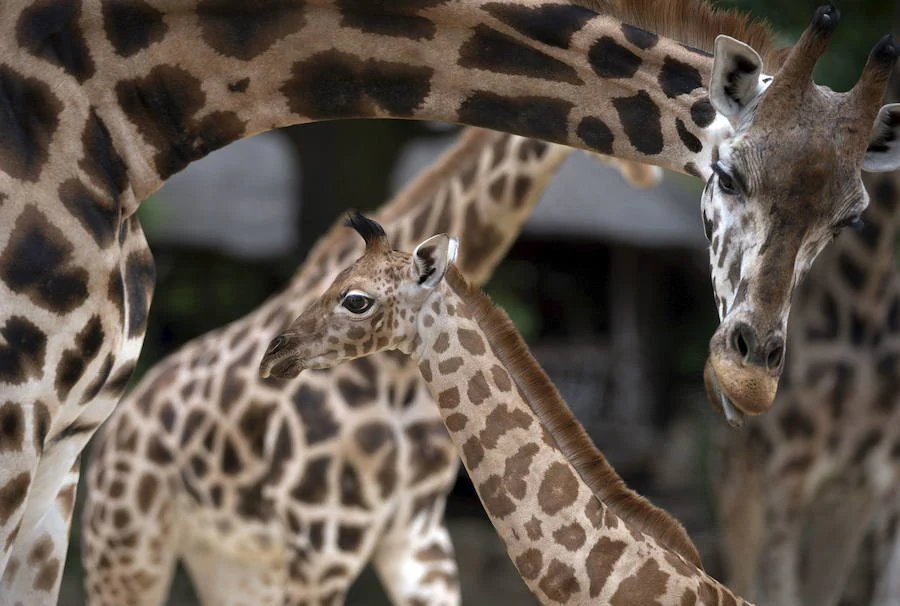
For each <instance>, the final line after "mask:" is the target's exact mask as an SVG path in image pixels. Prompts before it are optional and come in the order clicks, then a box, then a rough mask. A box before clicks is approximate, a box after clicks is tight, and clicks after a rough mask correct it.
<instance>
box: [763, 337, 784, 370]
mask: <svg viewBox="0 0 900 606" xmlns="http://www.w3.org/2000/svg"><path fill="white" fill-rule="evenodd" d="M783 362H784V339H782V338H781V337H775V338H774V339H772V340H771V341H770V342H769V345H768V347H767V348H766V368H767V369H768V370H778V369H780V368H781V364H782V363H783Z"/></svg>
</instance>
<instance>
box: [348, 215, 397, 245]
mask: <svg viewBox="0 0 900 606" xmlns="http://www.w3.org/2000/svg"><path fill="white" fill-rule="evenodd" d="M344 225H346V226H347V227H352V228H353V229H355V230H356V233H358V234H359V235H360V236H362V239H363V240H365V241H366V246H371V245H372V244H376V243H378V242H383V241H384V240H385V239H386V238H387V234H386V233H384V228H383V227H382V226H381V225H380V224H379V223H378V222H376V221H373V220H372V219H370V218H368V217H367V216H365V215H364V214H362V213H361V212H359V211H358V210H354V211H351V212H348V213H347V220H346V221H345V222H344Z"/></svg>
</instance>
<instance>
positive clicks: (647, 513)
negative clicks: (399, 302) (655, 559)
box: [444, 265, 703, 570]
mask: <svg viewBox="0 0 900 606" xmlns="http://www.w3.org/2000/svg"><path fill="white" fill-rule="evenodd" d="M444 279H445V280H446V281H447V283H448V285H449V286H450V288H452V289H453V291H454V292H455V293H456V294H457V295H458V296H459V297H460V298H461V299H462V301H463V302H464V303H465V304H466V306H467V309H468V312H469V313H470V314H471V316H472V318H473V319H474V321H475V322H476V323H477V324H478V326H479V327H480V328H481V329H482V330H483V331H484V333H485V335H486V337H487V342H488V343H489V344H490V346H491V348H492V350H493V351H494V354H495V355H496V356H497V358H498V359H499V360H501V361H502V362H503V364H504V365H505V366H506V370H507V372H508V373H509V375H510V376H511V377H512V378H513V380H514V381H515V384H516V386H517V387H518V388H519V392H520V393H521V395H522V398H523V400H524V401H525V403H526V404H527V405H528V406H529V407H530V408H531V409H532V410H533V411H534V413H535V414H536V415H537V417H538V419H539V420H540V423H541V426H542V427H543V428H544V429H545V430H546V431H547V433H549V434H550V436H551V437H552V438H553V440H554V442H555V443H556V445H557V447H558V448H559V450H560V452H562V453H563V456H565V458H566V459H567V460H568V461H569V463H570V464H571V465H572V467H574V468H575V471H576V472H577V473H578V474H579V475H580V476H581V478H582V480H584V482H585V483H586V484H587V486H588V487H589V488H590V490H591V492H592V493H593V494H594V496H595V497H596V498H597V499H599V500H600V501H601V502H602V503H603V504H604V505H606V506H607V507H609V509H610V510H611V511H612V512H613V513H614V514H615V515H616V516H618V517H619V518H621V519H622V520H623V521H625V522H627V523H628V524H630V525H631V526H633V527H634V528H636V529H638V530H640V531H641V532H643V533H645V534H647V535H650V536H652V537H653V538H655V539H656V540H657V541H658V542H659V543H660V545H662V546H664V547H666V548H668V549H671V550H672V551H674V552H676V553H678V554H680V555H681V556H682V557H683V558H684V559H685V560H687V561H688V562H690V563H692V564H694V565H695V566H697V567H698V568H700V569H701V570H702V569H703V564H702V562H701V561H700V554H699V553H698V552H697V548H696V547H695V546H694V543H693V542H692V541H691V539H690V537H689V536H688V534H687V532H686V531H685V529H684V527H683V526H682V525H681V524H680V523H679V522H678V521H677V520H675V518H673V517H672V516H670V515H669V514H668V513H666V512H665V511H663V510H662V509H659V508H657V507H656V506H655V505H653V504H652V503H650V502H649V501H648V500H647V499H645V498H644V497H642V496H640V495H639V494H637V493H636V492H634V491H633V490H631V489H630V488H628V486H626V485H625V482H624V481H623V480H622V478H621V477H619V474H618V473H616V470H615V469H613V468H612V466H611V465H610V464H609V462H608V461H607V460H606V457H604V456H603V453H602V452H600V450H599V449H598V448H597V447H596V446H595V445H594V442H593V441H592V440H591V438H590V436H588V434H587V432H586V431H585V430H584V428H583V427H582V426H581V423H579V422H578V420H577V419H576V418H575V415H574V414H573V413H572V410H571V409H570V408H569V406H568V404H566V402H565V400H563V398H562V396H561V395H560V394H559V391H558V390H557V389H556V386H555V385H554V384H553V382H552V381H551V380H550V377H548V376H547V373H546V372H544V369H543V368H541V366H540V364H538V363H537V361H536V360H535V359H534V357H533V356H532V355H531V352H530V351H529V349H528V346H527V345H526V344H525V341H524V340H523V339H522V335H521V334H519V331H518V330H516V327H515V326H514V325H513V323H512V321H511V320H510V319H509V316H508V315H507V314H506V312H505V311H504V310H503V309H502V308H500V307H497V306H495V305H494V302H493V301H492V300H491V298H490V297H488V296H487V295H486V294H484V293H483V292H481V291H480V290H479V289H477V288H474V287H473V286H471V285H470V284H469V283H468V282H467V281H466V279H465V278H464V277H463V276H462V274H461V273H460V272H459V271H458V270H457V269H456V267H455V266H453V265H451V266H450V268H449V270H448V271H447V274H446V276H445V278H444Z"/></svg>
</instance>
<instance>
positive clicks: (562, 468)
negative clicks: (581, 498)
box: [538, 462, 578, 516]
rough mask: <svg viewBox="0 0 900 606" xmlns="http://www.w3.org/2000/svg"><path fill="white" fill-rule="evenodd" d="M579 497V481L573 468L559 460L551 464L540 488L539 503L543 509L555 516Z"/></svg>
mask: <svg viewBox="0 0 900 606" xmlns="http://www.w3.org/2000/svg"><path fill="white" fill-rule="evenodd" d="M577 497H578V481H577V480H576V479H575V474H574V473H572V470H571V469H569V468H568V467H567V466H566V465H564V464H562V463H559V462H557V463H553V464H552V465H550V467H549V468H548V469H547V472H546V473H545V474H544V477H543V478H542V479H541V486H540V488H539V489H538V505H540V507H541V511H543V512H544V513H546V514H547V515H550V516H555V515H556V514H558V513H559V512H560V511H562V510H563V509H565V508H566V507H569V506H570V505H571V504H572V503H574V502H575V499H576V498H577Z"/></svg>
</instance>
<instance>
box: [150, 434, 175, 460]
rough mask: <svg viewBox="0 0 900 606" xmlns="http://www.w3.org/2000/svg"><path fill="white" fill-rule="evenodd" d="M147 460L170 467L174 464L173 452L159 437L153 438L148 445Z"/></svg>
mask: <svg viewBox="0 0 900 606" xmlns="http://www.w3.org/2000/svg"><path fill="white" fill-rule="evenodd" d="M146 456H147V458H148V459H149V460H150V461H152V462H154V463H156V464H157V465H168V464H169V463H171V462H172V460H173V457H172V452H171V451H170V450H169V448H168V447H167V446H166V445H165V444H164V443H163V442H162V440H161V439H160V437H159V436H153V437H152V438H150V440H149V441H148V443H147V454H146Z"/></svg>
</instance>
